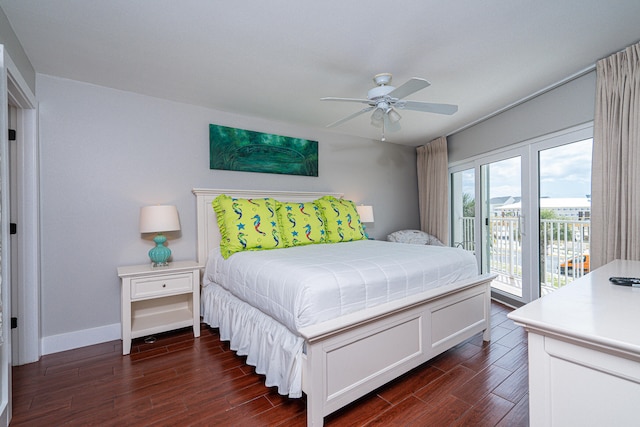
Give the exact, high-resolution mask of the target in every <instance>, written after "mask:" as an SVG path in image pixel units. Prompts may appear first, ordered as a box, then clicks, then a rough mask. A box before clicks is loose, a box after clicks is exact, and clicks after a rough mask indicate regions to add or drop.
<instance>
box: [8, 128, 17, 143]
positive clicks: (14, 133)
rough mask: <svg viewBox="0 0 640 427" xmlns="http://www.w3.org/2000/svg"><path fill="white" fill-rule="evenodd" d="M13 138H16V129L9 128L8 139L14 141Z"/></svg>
mask: <svg viewBox="0 0 640 427" xmlns="http://www.w3.org/2000/svg"><path fill="white" fill-rule="evenodd" d="M15 140H16V130H15V129H9V141H15Z"/></svg>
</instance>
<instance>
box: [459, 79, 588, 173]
mask: <svg viewBox="0 0 640 427" xmlns="http://www.w3.org/2000/svg"><path fill="white" fill-rule="evenodd" d="M595 97H596V72H595V71H592V72H590V73H588V74H585V75H583V76H582V77H579V78H577V79H574V80H571V81H570V82H568V83H565V84H564V85H562V86H559V87H557V88H555V89H553V90H551V91H549V92H546V93H544V94H542V95H539V96H537V97H535V98H533V99H531V100H529V101H527V102H525V103H523V104H520V105H518V106H516V107H514V108H511V109H509V110H507V111H505V112H503V113H500V114H498V115H496V116H494V117H492V118H490V119H488V120H485V121H484V122H481V123H478V124H477V125H475V126H472V127H470V128H468V129H466V130H464V131H461V132H458V133H456V134H453V135H450V136H449V137H448V138H447V144H448V150H449V151H448V154H449V162H450V163H454V162H459V161H462V160H465V159H468V158H470V157H473V156H476V155H478V154H483V153H487V152H490V151H492V150H496V149H499V148H502V147H506V146H509V145H512V144H515V143H518V142H522V141H526V140H529V139H532V138H536V137H539V136H543V135H547V134H550V133H553V132H557V131H560V130H563V129H567V128H570V127H572V126H576V125H579V124H582V123H586V122H589V121H592V120H593V118H594V112H595Z"/></svg>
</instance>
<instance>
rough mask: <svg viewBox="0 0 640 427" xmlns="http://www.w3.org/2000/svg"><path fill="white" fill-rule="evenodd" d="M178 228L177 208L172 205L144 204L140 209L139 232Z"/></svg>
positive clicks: (159, 231) (174, 229) (156, 231)
mask: <svg viewBox="0 0 640 427" xmlns="http://www.w3.org/2000/svg"><path fill="white" fill-rule="evenodd" d="M177 230H180V219H179V218H178V209H176V207H175V206H173V205H155V206H145V207H143V208H141V209H140V232H141V233H161V232H163V231H177Z"/></svg>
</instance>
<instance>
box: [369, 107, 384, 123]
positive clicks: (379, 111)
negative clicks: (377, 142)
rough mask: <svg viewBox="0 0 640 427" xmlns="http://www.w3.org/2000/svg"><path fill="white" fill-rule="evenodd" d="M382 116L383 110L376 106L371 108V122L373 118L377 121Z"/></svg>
mask: <svg viewBox="0 0 640 427" xmlns="http://www.w3.org/2000/svg"><path fill="white" fill-rule="evenodd" d="M383 118H384V110H383V109H381V108H376V109H375V110H373V114H371V121H372V122H373V121H374V120H375V121H377V122H379V121H381V120H382V119H383Z"/></svg>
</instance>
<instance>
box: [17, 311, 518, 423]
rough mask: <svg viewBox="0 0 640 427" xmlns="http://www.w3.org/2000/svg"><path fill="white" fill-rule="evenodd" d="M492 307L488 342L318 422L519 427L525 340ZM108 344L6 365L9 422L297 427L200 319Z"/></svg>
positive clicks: (296, 409) (284, 406)
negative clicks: (125, 350)
mask: <svg viewBox="0 0 640 427" xmlns="http://www.w3.org/2000/svg"><path fill="white" fill-rule="evenodd" d="M509 311H510V309H509V308H507V307H505V306H503V305H500V304H498V303H495V302H494V303H493V304H492V341H491V343H483V341H482V337H481V336H480V335H477V336H474V337H472V338H471V339H469V340H467V341H466V342H464V343H462V344H460V345H458V346H457V347H455V348H453V349H451V350H449V351H447V352H446V353H444V354H442V355H440V356H438V357H436V358H435V359H433V360H431V361H430V362H427V363H426V364H424V365H422V366H420V367H418V368H416V369H414V370H413V371H411V372H409V373H407V374H406V375H404V376H403V377H401V378H399V379H397V380H395V381H393V382H392V383H390V384H387V385H386V386H383V387H381V388H380V389H378V390H376V391H375V392H373V393H370V394H369V395H367V396H365V397H363V398H362V399H360V400H359V401H358V402H356V403H354V404H352V405H350V406H348V407H346V408H343V409H342V410H340V411H338V412H336V413H334V414H332V415H330V416H328V417H326V418H325V425H328V426H362V425H367V426H373V425H385V426H389V425H403V426H404V425H409V426H448V425H455V426H471V425H473V426H510V427H512V426H526V425H528V394H527V390H528V375H527V374H528V371H527V343H526V335H525V333H524V331H523V330H522V328H520V327H518V326H516V325H514V323H513V322H512V321H510V320H509V319H507V317H506V315H507V313H508V312H509ZM201 329H202V336H201V337H200V338H197V339H194V338H193V335H192V334H191V333H190V330H189V329H185V330H181V331H176V332H171V333H166V334H161V335H158V336H157V337H156V338H157V341H156V342H155V343H154V344H145V343H144V341H143V340H141V339H140V340H135V341H134V343H133V346H132V351H131V355H129V356H122V344H121V342H120V341H112V342H108V343H104V344H98V345H94V346H90V347H85V348H81V349H76V350H70V351H66V352H62V353H56V354H51V355H47V356H44V357H42V359H41V360H40V361H39V362H37V363H32V364H29V365H24V366H18V367H14V368H13V420H12V422H11V426H60V425H100V426H124V425H136V426H143V425H160V426H176V425H180V426H192V425H193V426H213V425H216V426H224V425H238V426H240V425H241V426H263V425H265V426H266V425H269V426H280V425H282V426H304V425H306V409H305V400H304V399H289V398H287V397H282V396H280V395H278V394H277V392H275V391H274V390H273V389H269V388H266V387H265V386H264V383H263V378H262V377H261V376H260V375H257V374H255V373H254V371H253V368H252V367H250V366H247V365H245V363H244V360H245V359H244V358H243V357H239V356H236V355H235V354H234V353H233V352H232V351H230V350H229V347H228V344H227V343H225V342H221V341H220V339H219V336H218V332H217V330H216V329H210V328H208V327H206V326H205V325H202V328H201Z"/></svg>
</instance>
